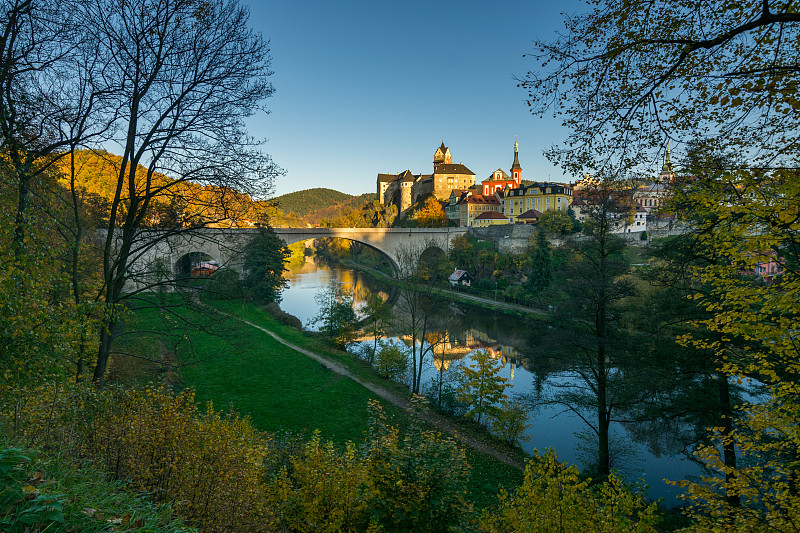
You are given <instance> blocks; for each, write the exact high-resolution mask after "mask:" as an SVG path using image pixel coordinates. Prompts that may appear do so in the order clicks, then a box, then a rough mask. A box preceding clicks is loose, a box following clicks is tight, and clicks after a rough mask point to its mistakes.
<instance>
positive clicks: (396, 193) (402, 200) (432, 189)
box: [377, 141, 475, 213]
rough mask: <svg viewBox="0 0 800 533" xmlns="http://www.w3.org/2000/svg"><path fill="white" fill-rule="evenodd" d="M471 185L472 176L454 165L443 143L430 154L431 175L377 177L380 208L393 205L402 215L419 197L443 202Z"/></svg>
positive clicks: (381, 175) (472, 174)
mask: <svg viewBox="0 0 800 533" xmlns="http://www.w3.org/2000/svg"><path fill="white" fill-rule="evenodd" d="M474 184H475V173H474V172H472V171H471V170H470V169H468V168H467V167H465V166H464V165H462V164H461V163H453V158H452V155H451V154H450V149H449V148H448V147H447V146H445V145H444V141H442V145H441V146H439V148H437V149H436V152H435V153H434V154H433V173H432V174H413V173H412V172H411V171H410V170H404V171H403V172H400V173H399V174H378V180H377V193H378V200H379V201H380V202H381V203H382V204H384V205H387V204H395V205H397V207H398V209H399V210H400V212H401V213H402V212H403V211H406V210H407V209H409V208H410V207H411V206H412V205H414V204H415V203H416V202H417V200H419V199H420V198H421V197H424V196H427V195H433V196H434V197H436V199H437V200H442V201H445V200H447V199H448V198H450V193H451V192H452V191H453V190H456V189H458V190H466V189H469V188H470V187H472V186H473V185H474Z"/></svg>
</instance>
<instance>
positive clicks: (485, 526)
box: [480, 450, 657, 533]
mask: <svg viewBox="0 0 800 533" xmlns="http://www.w3.org/2000/svg"><path fill="white" fill-rule="evenodd" d="M578 474H579V473H578V469H577V468H576V467H575V466H570V465H565V464H563V463H559V462H558V459H557V458H556V456H555V453H553V452H552V450H551V451H549V452H547V453H546V454H545V455H544V456H540V455H539V454H538V453H537V454H536V456H535V457H534V459H533V460H531V461H528V464H527V465H526V467H525V481H524V482H523V484H522V485H521V486H520V487H518V488H517V490H516V491H515V492H514V493H513V494H509V493H507V492H505V491H503V492H501V494H500V498H499V499H500V505H499V507H498V508H497V509H494V510H490V511H484V513H483V515H482V516H481V519H480V531H484V532H486V533H495V532H497V533H499V532H502V533H508V532H516V531H519V532H522V531H561V532H564V533H573V532H574V533H583V532H584V531H597V532H603V533H618V532H637V533H645V532H653V533H655V531H656V530H655V528H654V526H655V524H656V522H657V517H656V514H655V513H656V504H655V503H653V504H650V505H646V504H645V503H644V500H643V499H642V497H641V496H640V495H638V494H633V493H631V492H629V491H627V490H625V489H624V488H623V487H622V484H621V482H620V481H619V479H617V478H616V477H615V476H613V475H612V476H610V477H609V478H608V481H606V482H605V483H601V484H597V485H594V486H592V485H591V480H585V481H580V479H579V475H578Z"/></svg>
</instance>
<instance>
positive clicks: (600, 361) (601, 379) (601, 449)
mask: <svg viewBox="0 0 800 533" xmlns="http://www.w3.org/2000/svg"><path fill="white" fill-rule="evenodd" d="M606 402H607V398H606V350H605V346H604V344H603V339H600V342H599V343H598V346H597V469H598V474H599V475H600V479H603V480H604V479H606V478H607V477H608V475H609V474H610V473H611V459H610V453H609V447H608V426H609V420H610V416H609V415H610V414H609V412H608V407H607V405H606Z"/></svg>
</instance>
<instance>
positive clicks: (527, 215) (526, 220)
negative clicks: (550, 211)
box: [517, 209, 542, 224]
mask: <svg viewBox="0 0 800 533" xmlns="http://www.w3.org/2000/svg"><path fill="white" fill-rule="evenodd" d="M541 216H542V214H541V213H540V212H539V211H537V210H536V209H528V210H527V211H525V212H524V213H522V214H521V215H519V216H518V217H517V224H536V223H538V222H539V217H541Z"/></svg>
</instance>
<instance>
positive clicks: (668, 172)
mask: <svg viewBox="0 0 800 533" xmlns="http://www.w3.org/2000/svg"><path fill="white" fill-rule="evenodd" d="M671 156H672V151H671V150H670V149H669V145H667V156H666V159H665V160H664V165H663V166H662V167H661V174H659V175H658V181H660V182H661V183H670V182H672V179H673V178H674V177H675V171H674V170H673V168H672V157H671Z"/></svg>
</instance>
